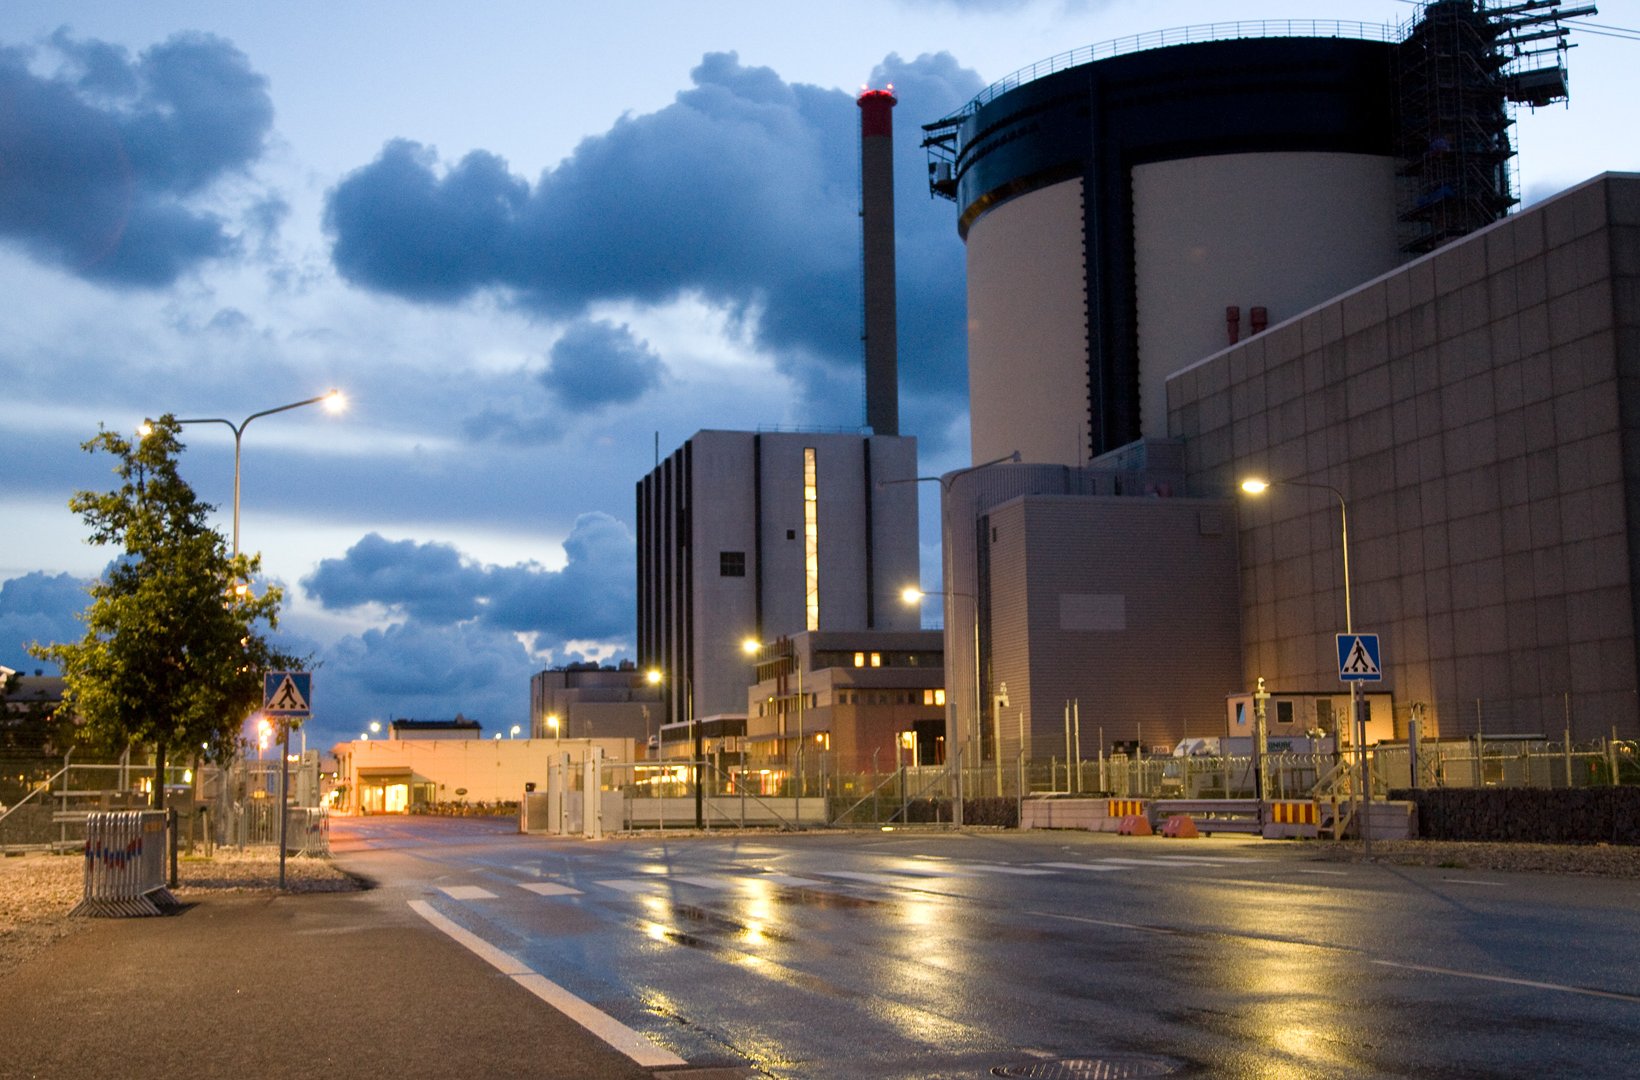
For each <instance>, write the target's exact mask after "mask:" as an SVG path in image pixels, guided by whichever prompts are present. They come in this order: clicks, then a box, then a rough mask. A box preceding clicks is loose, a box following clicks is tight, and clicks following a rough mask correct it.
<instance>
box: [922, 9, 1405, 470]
mask: <svg viewBox="0 0 1640 1080" xmlns="http://www.w3.org/2000/svg"><path fill="white" fill-rule="evenodd" d="M1367 29H1369V30H1370V29H1372V28H1370V27H1368V28H1367ZM1391 33H1392V32H1391V31H1390V30H1389V28H1384V37H1385V40H1382V41H1378V40H1359V39H1349V38H1291V37H1268V38H1250V39H1242V40H1228V41H1209V42H1199V43H1194V44H1184V45H1176V46H1171V47H1166V48H1157V49H1150V50H1147V51H1143V52H1134V53H1128V54H1125V55H1118V56H1111V57H1109V58H1107V59H1101V60H1096V61H1092V62H1089V63H1085V64H1081V65H1079V66H1076V67H1070V68H1067V69H1065V70H1061V71H1057V72H1055V73H1053V74H1050V75H1046V76H1043V77H1040V78H1036V79H1034V80H1033V81H1030V82H1025V83H1023V84H1018V85H1015V86H1013V88H1011V89H1006V90H1004V91H1002V92H999V93H994V95H981V97H980V98H979V99H976V101H975V102H973V103H971V104H970V106H969V107H968V108H967V109H966V110H965V111H964V112H963V113H962V114H960V115H958V116H956V117H952V118H950V119H949V120H946V121H941V122H940V123H937V124H931V125H928V130H929V132H930V133H931V137H930V140H929V142H930V144H932V145H935V146H936V147H940V148H943V149H944V150H945V151H946V152H947V153H948V155H949V158H948V160H947V161H943V162H936V163H935V165H934V166H933V167H932V168H933V169H934V175H933V181H934V187H935V189H936V190H937V191H941V193H943V194H947V195H951V196H954V197H955V199H956V201H957V204H958V206H959V208H960V218H959V229H960V230H961V232H962V234H963V236H964V238H965V240H966V242H967V251H968V320H969V324H968V365H969V405H970V410H971V425H972V435H973V460H974V461H976V462H982V461H990V460H993V459H995V458H997V457H1001V456H1002V455H1004V454H1008V453H1011V452H1012V451H1014V450H1019V451H1021V453H1022V454H1023V456H1024V458H1025V460H1027V461H1033V462H1057V463H1063V464H1067V465H1080V464H1084V463H1085V462H1087V461H1088V459H1089V458H1090V456H1095V455H1098V454H1101V453H1104V452H1106V451H1108V450H1112V449H1114V448H1116V447H1119V446H1122V445H1124V444H1126V443H1129V442H1132V441H1133V440H1135V439H1138V438H1140V437H1142V436H1144V437H1165V436H1166V435H1167V430H1166V427H1167V402H1166V396H1165V395H1166V388H1165V380H1166V378H1167V377H1168V376H1169V375H1171V374H1173V373H1174V372H1176V371H1178V370H1179V369H1181V368H1183V367H1187V366H1189V365H1190V364H1191V363H1194V362H1195V361H1197V360H1199V359H1201V358H1202V357H1204V356H1206V355H1208V354H1210V353H1213V352H1216V351H1217V350H1219V349H1221V348H1224V347H1225V346H1226V345H1227V344H1230V343H1231V341H1232V340H1233V339H1234V337H1235V336H1238V335H1240V336H1245V335H1246V334H1247V333H1249V332H1253V331H1256V330H1257V329H1261V328H1262V326H1263V325H1266V324H1273V323H1275V322H1277V321H1279V320H1282V319H1285V318H1288V317H1290V316H1292V315H1296V314H1298V313H1299V312H1300V311H1303V310H1305V309H1307V308H1309V307H1312V306H1314V305H1315V304H1317V303H1319V302H1321V301H1323V300H1325V299H1327V298H1329V297H1331V296H1334V295H1336V294H1338V293H1340V292H1343V291H1344V290H1346V289H1348V288H1350V287H1352V286H1354V285H1357V284H1359V283H1361V282H1363V281H1365V280H1367V279H1369V278H1371V277H1374V276H1376V275H1378V274H1380V273H1383V272H1384V271H1386V270H1389V269H1391V268H1392V267H1394V266H1395V265H1397V264H1398V263H1399V262H1400V261H1401V259H1402V258H1403V256H1402V255H1401V253H1400V251H1399V246H1400V245H1399V243H1398V236H1397V204H1396V192H1397V187H1396V184H1397V180H1396V172H1397V158H1396V156H1395V151H1396V120H1395V101H1396V95H1395V73H1394V68H1393V65H1394V63H1395V56H1394V44H1393V42H1392V41H1391V40H1389V38H1390V37H1391Z"/></svg>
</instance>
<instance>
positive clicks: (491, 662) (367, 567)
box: [302, 514, 635, 738]
mask: <svg viewBox="0 0 1640 1080" xmlns="http://www.w3.org/2000/svg"><path fill="white" fill-rule="evenodd" d="M564 552H565V554H566V555H567V556H568V561H567V562H566V564H565V566H564V568H563V569H562V570H547V569H544V568H542V567H540V566H538V565H535V564H530V563H524V564H518V565H514V566H482V565H479V564H478V563H475V562H473V561H472V560H470V559H466V558H464V557H463V556H462V555H461V553H460V552H459V551H457V550H456V549H455V548H453V547H451V546H449V545H447V544H418V543H415V542H413V541H398V542H395V541H389V540H384V539H383V538H382V537H380V536H377V535H375V534H371V535H370V536H367V537H365V538H364V539H362V540H360V541H359V542H358V543H357V544H355V545H354V546H353V547H352V548H350V549H348V551H347V553H346V554H345V555H344V556H343V557H342V558H340V559H326V560H325V561H323V562H322V563H320V564H319V568H318V570H316V571H315V572H314V573H313V574H311V575H309V576H308V577H306V578H304V579H303V581H302V585H303V587H304V588H305V589H306V590H307V592H308V593H309V594H310V595H312V596H314V597H316V598H317V599H318V600H319V601H320V603H321V604H322V605H323V606H324V607H326V608H330V609H346V608H353V607H358V606H361V605H365V604H372V603H374V604H380V605H383V606H385V607H388V608H390V609H393V610H394V611H395V612H396V613H397V614H398V615H399V616H401V618H400V620H399V621H396V622H394V623H392V624H391V625H389V626H387V627H385V628H377V629H372V630H368V631H366V632H365V633H363V634H359V635H354V636H350V637H346V638H343V639H342V640H341V641H339V642H337V643H335V644H333V645H330V646H326V647H324V648H322V649H320V650H318V658H319V659H320V660H322V663H323V667H322V670H321V672H320V675H319V676H318V678H319V679H320V680H322V687H323V694H324V696H323V697H322V698H321V697H320V696H319V691H318V690H316V691H315V713H314V721H315V726H316V728H317V729H319V730H322V731H324V732H325V733H327V735H329V736H330V737H333V738H352V737H354V736H355V735H356V734H357V732H358V730H360V729H359V725H361V724H363V723H365V722H367V721H368V720H370V719H372V718H374V719H379V720H386V719H387V717H386V716H382V715H380V713H379V712H377V711H376V710H379V709H380V708H382V707H383V704H384V703H386V704H387V706H388V707H390V708H391V709H392V710H393V711H394V713H395V714H396V715H398V716H413V717H419V718H422V719H436V718H444V719H448V718H450V717H452V716H454V715H455V714H456V713H457V712H460V713H463V714H464V715H466V716H468V717H471V718H474V719H477V720H479V721H480V722H482V723H484V725H485V730H486V731H487V732H497V731H500V732H503V733H504V732H505V731H506V730H507V729H508V728H509V727H510V726H511V725H512V724H527V723H528V717H529V705H528V698H529V678H530V676H531V675H533V674H534V673H535V672H537V671H539V670H540V669H541V668H542V667H544V666H546V665H545V662H544V661H543V660H542V659H541V657H542V656H543V654H549V653H550V655H551V662H552V663H555V664H562V663H566V662H570V661H573V660H577V659H580V658H581V654H580V653H579V652H577V651H576V650H575V649H574V648H573V647H571V645H570V642H580V641H603V642H611V641H613V642H627V641H630V638H631V634H632V627H633V624H634V620H635V608H634V585H633V582H634V578H635V568H634V565H633V559H634V546H633V539H632V534H631V533H630V532H628V531H627V529H626V527H625V526H624V525H622V524H621V523H620V522H618V521H616V520H615V519H614V518H611V517H609V516H607V515H604V514H584V515H582V516H581V517H580V518H579V519H577V521H576V523H575V528H574V529H573V531H572V532H571V533H570V535H569V537H568V539H566V540H565V541H564ZM526 641H527V642H529V644H530V646H531V647H529V648H526V644H525V642H526Z"/></svg>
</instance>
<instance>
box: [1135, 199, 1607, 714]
mask: <svg viewBox="0 0 1640 1080" xmlns="http://www.w3.org/2000/svg"><path fill="white" fill-rule="evenodd" d="M1637 373H1640V176H1635V175H1611V174H1608V175H1605V176H1601V177H1597V178H1595V179H1593V180H1590V181H1588V182H1587V183H1584V184H1582V185H1579V186H1578V187H1576V188H1573V189H1571V190H1570V191H1566V192H1563V193H1561V194H1560V195H1557V196H1555V197H1553V198H1551V199H1548V200H1545V201H1543V202H1541V203H1538V204H1536V205H1534V206H1532V207H1529V208H1528V209H1526V210H1524V211H1522V212H1520V213H1518V214H1515V215H1512V216H1510V217H1509V218H1506V219H1505V220H1503V221H1500V222H1498V223H1496V224H1494V225H1491V226H1489V227H1487V228H1486V229H1483V230H1481V231H1480V232H1477V233H1474V234H1472V235H1470V236H1467V237H1465V238H1463V239H1462V240H1459V241H1456V242H1454V243H1452V244H1449V245H1447V246H1445V247H1442V248H1439V249H1437V250H1435V251H1434V252H1432V253H1431V254H1429V255H1426V256H1423V257H1421V258H1420V259H1418V260H1417V261H1415V262H1413V263H1411V264H1409V265H1407V266H1405V267H1402V268H1400V269H1398V270H1396V271H1394V272H1393V273H1390V274H1387V275H1384V276H1382V277H1380V278H1376V279H1374V280H1372V281H1369V282H1365V283H1363V284H1361V285H1359V286H1358V287H1356V288H1355V289H1352V290H1350V291H1348V292H1346V293H1345V294H1343V295H1342V296H1339V297H1336V298H1334V299H1332V300H1330V301H1329V302H1327V303H1325V304H1322V305H1320V306H1318V307H1316V308H1314V309H1312V310H1310V311H1308V312H1305V313H1303V314H1301V315H1299V316H1298V317H1297V318H1294V319H1292V320H1289V321H1287V322H1286V323H1284V324H1282V325H1279V326H1275V327H1272V328H1271V329H1270V331H1269V332H1267V333H1265V334H1262V335H1260V336H1258V337H1256V338H1254V339H1252V340H1250V341H1246V342H1242V343H1241V344H1239V345H1237V346H1235V347H1233V348H1230V349H1227V350H1224V351H1221V352H1219V353H1217V354H1215V355H1214V356H1211V357H1209V358H1206V359H1204V360H1202V361H1201V362H1199V363H1197V364H1195V365H1193V366H1191V367H1190V368H1187V369H1186V370H1185V371H1183V372H1181V373H1179V374H1177V375H1175V376H1173V377H1172V378H1171V379H1169V380H1168V384H1167V385H1168V397H1169V410H1168V415H1169V426H1170V428H1171V432H1172V434H1173V435H1174V436H1176V437H1177V438H1179V439H1182V440H1183V441H1184V444H1185V446H1186V447H1187V450H1188V453H1187V459H1188V462H1189V479H1188V483H1189V486H1190V488H1191V489H1192V490H1201V491H1231V490H1233V489H1234V488H1235V485H1236V484H1237V483H1238V482H1239V481H1240V480H1241V479H1242V478H1244V477H1246V476H1250V475H1260V476H1264V477H1267V478H1269V479H1271V480H1274V481H1278V483H1277V485H1276V486H1275V487H1272V488H1271V489H1270V490H1269V491H1267V492H1265V493H1264V494H1263V495H1262V496H1260V497H1259V498H1258V499H1257V501H1256V502H1255V501H1253V500H1252V499H1251V498H1250V497H1249V496H1245V495H1243V496H1240V498H1241V500H1242V505H1241V507H1240V513H1239V520H1240V533H1241V610H1242V617H1241V640H1242V652H1243V656H1244V666H1245V676H1246V679H1247V681H1248V682H1249V683H1250V681H1251V679H1252V678H1253V677H1255V676H1257V675H1264V676H1266V677H1268V678H1271V679H1272V680H1273V681H1274V680H1279V681H1280V682H1281V683H1283V684H1285V685H1288V686H1294V687H1298V686H1309V687H1323V686H1327V685H1336V681H1335V680H1336V673H1337V666H1336V662H1335V661H1336V657H1335V656H1334V655H1333V653H1332V647H1333V642H1332V635H1333V633H1334V631H1335V630H1338V629H1342V623H1343V617H1344V615H1343V612H1344V590H1343V563H1342V558H1341V556H1342V549H1341V547H1340V542H1341V536H1340V525H1341V521H1340V505H1339V502H1338V501H1337V499H1335V498H1334V497H1333V495H1332V494H1331V493H1330V492H1328V491H1326V490H1317V489H1316V488H1315V487H1313V486H1308V487H1306V486H1300V485H1318V484H1320V485H1331V486H1332V487H1333V488H1336V489H1337V490H1338V491H1339V492H1340V493H1342V494H1343V496H1344V497H1345V498H1346V499H1347V512H1348V525H1349V543H1350V548H1349V557H1350V575H1351V587H1352V592H1353V606H1354V622H1355V625H1356V627H1357V628H1361V629H1367V630H1373V631H1376V632H1378V633H1380V634H1382V635H1383V643H1384V646H1383V656H1384V674H1385V680H1384V683H1383V688H1384V689H1388V690H1392V691H1393V693H1394V697H1395V706H1394V708H1395V721H1396V734H1397V735H1398V736H1399V737H1402V738H1404V737H1405V735H1406V721H1407V720H1408V719H1409V718H1412V717H1420V718H1421V719H1422V720H1423V725H1422V726H1423V730H1424V731H1425V732H1426V733H1431V734H1433V733H1439V734H1441V735H1473V734H1475V733H1477V732H1490V733H1495V734H1508V733H1527V732H1541V733H1546V734H1549V735H1551V736H1558V735H1560V734H1561V733H1562V732H1563V731H1564V730H1566V729H1569V730H1570V732H1571V734H1572V737H1573V738H1574V739H1589V738H1596V737H1599V736H1601V735H1610V734H1611V733H1612V730H1613V729H1614V728H1615V729H1616V731H1617V732H1618V734H1619V736H1621V737H1628V738H1633V737H1635V735H1636V734H1637V733H1640V720H1637V712H1636V690H1637V688H1640V669H1637V655H1640V632H1637V627H1640V607H1637V606H1636V600H1637V596H1640V590H1637V587H1636V586H1637V578H1636V570H1637V568H1640V534H1637V532H1636V529H1637V525H1640V515H1637V514H1636V510H1640V456H1637V449H1636V448H1637V446H1640V443H1637V441H1636V439H1637V436H1640V427H1637V424H1640V411H1637V410H1640V397H1637V396H1636V390H1635V386H1636V384H1635V382H1634V379H1635V375H1636V374H1637ZM1281 481H1286V482H1287V483H1288V484H1289V485H1290V486H1282V485H1281V483H1279V482H1281Z"/></svg>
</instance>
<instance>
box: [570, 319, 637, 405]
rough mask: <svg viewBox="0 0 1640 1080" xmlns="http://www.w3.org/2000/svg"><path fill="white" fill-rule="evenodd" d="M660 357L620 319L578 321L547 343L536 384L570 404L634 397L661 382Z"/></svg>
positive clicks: (602, 402) (604, 403) (603, 403)
mask: <svg viewBox="0 0 1640 1080" xmlns="http://www.w3.org/2000/svg"><path fill="white" fill-rule="evenodd" d="M660 379H661V358H660V357H659V356H657V355H656V354H655V351H654V350H653V349H651V348H650V347H649V343H648V342H647V341H640V340H639V339H637V338H636V337H633V335H632V331H631V330H630V328H628V327H627V326H626V324H624V323H623V324H621V325H620V326H616V325H614V324H613V323H607V322H602V321H593V320H583V321H580V322H576V323H574V324H572V325H571V326H570V328H569V329H568V330H566V331H565V332H564V335H563V337H561V338H559V339H558V341H557V342H556V343H555V344H554V345H553V347H552V362H551V363H550V364H549V365H548V366H547V370H546V371H543V372H542V373H541V383H542V385H543V386H545V387H546V388H547V389H548V390H551V391H552V392H553V393H554V394H556V395H557V396H558V399H559V400H560V401H562V402H563V403H564V404H565V405H568V406H571V407H576V406H579V407H584V408H597V407H598V406H600V405H609V404H614V403H618V402H623V401H636V400H637V399H638V398H640V397H642V396H643V395H644V394H645V393H646V392H648V391H649V390H650V389H651V388H653V387H655V386H656V385H658V384H659V383H660Z"/></svg>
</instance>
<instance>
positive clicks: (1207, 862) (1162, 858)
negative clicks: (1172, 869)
mask: <svg viewBox="0 0 1640 1080" xmlns="http://www.w3.org/2000/svg"><path fill="white" fill-rule="evenodd" d="M1156 861H1157V862H1172V863H1200V864H1202V865H1203V866H1218V865H1219V864H1221V863H1251V862H1264V861H1265V860H1263V859H1241V858H1237V857H1236V856H1234V855H1158V856H1156Z"/></svg>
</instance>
